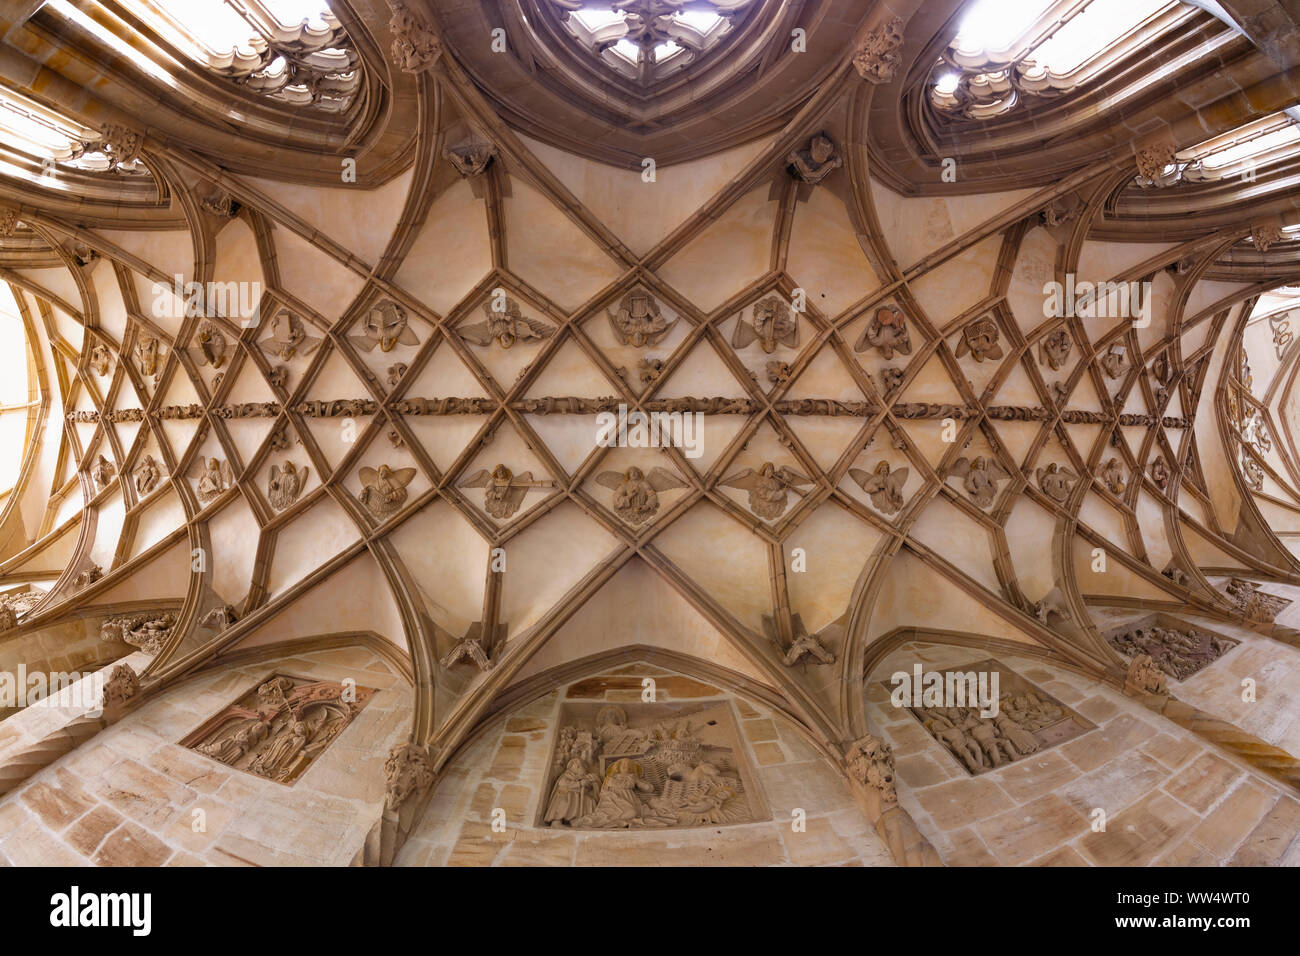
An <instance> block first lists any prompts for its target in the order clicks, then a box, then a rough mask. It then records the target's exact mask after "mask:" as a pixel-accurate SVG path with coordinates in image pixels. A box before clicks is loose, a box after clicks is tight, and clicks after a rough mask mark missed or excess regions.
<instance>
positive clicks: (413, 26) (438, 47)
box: [388, 0, 442, 73]
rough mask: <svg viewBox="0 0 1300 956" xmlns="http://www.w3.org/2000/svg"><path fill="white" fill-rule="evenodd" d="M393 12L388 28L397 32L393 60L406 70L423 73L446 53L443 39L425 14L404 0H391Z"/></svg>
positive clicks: (389, 3) (390, 31) (391, 31)
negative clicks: (415, 10) (413, 8)
mask: <svg viewBox="0 0 1300 956" xmlns="http://www.w3.org/2000/svg"><path fill="white" fill-rule="evenodd" d="M388 5H389V6H390V7H391V8H392V10H393V15H392V17H391V18H390V19H389V21H388V32H389V33H391V34H392V35H393V62H394V63H396V64H397V68H398V69H399V70H401V71H402V72H404V73H422V72H424V71H425V70H428V69H431V68H432V67H433V65H434V64H435V63H437V62H438V60H439V59H440V58H441V57H442V41H440V40H439V39H438V34H437V33H436V32H435V31H434V29H433V27H431V26H430V25H429V24H428V23H426V22H425V21H424V19H423V18H421V17H419V16H417V15H416V14H415V13H412V12H411V8H410V7H408V6H407V5H406V4H405V3H404V2H403V0H388Z"/></svg>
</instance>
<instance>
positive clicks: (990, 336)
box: [956, 316, 1002, 362]
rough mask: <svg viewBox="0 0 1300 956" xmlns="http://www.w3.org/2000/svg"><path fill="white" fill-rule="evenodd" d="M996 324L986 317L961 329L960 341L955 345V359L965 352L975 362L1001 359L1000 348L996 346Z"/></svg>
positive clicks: (997, 333)
mask: <svg viewBox="0 0 1300 956" xmlns="http://www.w3.org/2000/svg"><path fill="white" fill-rule="evenodd" d="M999 334H1000V333H999V332H998V324H997V323H996V322H994V321H993V320H992V319H991V318H989V317H988V316H985V317H984V318H982V319H976V320H975V321H974V322H972V323H971V324H970V325H968V326H966V328H964V329H962V332H961V341H960V342H958V343H957V352H956V355H957V358H961V357H962V356H963V355H965V354H966V353H967V352H969V353H970V355H971V358H973V359H974V360H975V361H977V362H983V361H984V360H985V359H986V358H995V359H997V358H1002V346H1000V345H998V335H999Z"/></svg>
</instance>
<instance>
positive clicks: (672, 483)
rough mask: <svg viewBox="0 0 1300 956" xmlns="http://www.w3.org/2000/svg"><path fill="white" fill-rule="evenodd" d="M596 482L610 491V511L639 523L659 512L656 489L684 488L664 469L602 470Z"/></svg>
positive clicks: (682, 482)
mask: <svg viewBox="0 0 1300 956" xmlns="http://www.w3.org/2000/svg"><path fill="white" fill-rule="evenodd" d="M596 482H597V483H598V484H601V485H604V486H605V487H606V488H612V489H613V491H614V512H615V514H617V515H618V516H619V517H620V518H622V519H623V520H624V521H626V522H628V524H634V525H635V524H642V523H644V522H646V521H649V520H650V519H651V518H653V517H654V516H655V515H656V514H657V513H658V512H659V492H661V491H669V490H671V489H673V488H685V487H686V482H684V481H681V480H680V479H679V478H677V476H676V475H674V474H673V473H672V472H670V471H668V470H667V469H666V468H659V467H655V468H651V469H650V471H649V472H648V473H647V472H643V471H642V470H641V469H640V468H629V469H628V470H627V471H625V472H618V471H602V472H601V473H600V474H599V475H597V476H596Z"/></svg>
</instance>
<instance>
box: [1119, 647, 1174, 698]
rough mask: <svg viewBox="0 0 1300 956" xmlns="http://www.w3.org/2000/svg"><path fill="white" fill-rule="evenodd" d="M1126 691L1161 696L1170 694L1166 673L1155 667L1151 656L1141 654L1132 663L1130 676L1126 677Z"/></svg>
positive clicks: (1129, 670)
mask: <svg viewBox="0 0 1300 956" xmlns="http://www.w3.org/2000/svg"><path fill="white" fill-rule="evenodd" d="M1124 689H1125V690H1127V691H1130V692H1138V693H1143V694H1157V695H1161V696H1163V695H1165V694H1168V693H1169V685H1168V683H1167V681H1166V679H1165V674H1164V671H1162V670H1161V669H1160V668H1159V667H1157V666H1156V665H1155V663H1154V662H1153V661H1152V660H1151V655H1150V654H1139V655H1138V656H1137V657H1135V658H1133V660H1132V662H1130V664H1129V666H1128V674H1127V675H1125V680H1124Z"/></svg>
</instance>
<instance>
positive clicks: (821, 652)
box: [781, 634, 835, 667]
mask: <svg viewBox="0 0 1300 956" xmlns="http://www.w3.org/2000/svg"><path fill="white" fill-rule="evenodd" d="M806 657H811V658H812V659H813V660H815V661H816V662H817V663H818V664H834V663H835V652H834V651H831V650H830V649H828V648H827V647H826V646H825V645H823V644H822V642H821V641H819V640H817V638H816V637H815V636H814V635H812V634H799V635H798V636H796V637H795V639H794V640H793V641H791V642H790V647H789V648H788V649H787V650H786V652H785V656H784V657H782V658H781V660H782V662H783V663H784V664H785V666H786V667H793V666H794V665H795V664H797V663H799V662H800V661H801V660H803V659H804V658H806Z"/></svg>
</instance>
